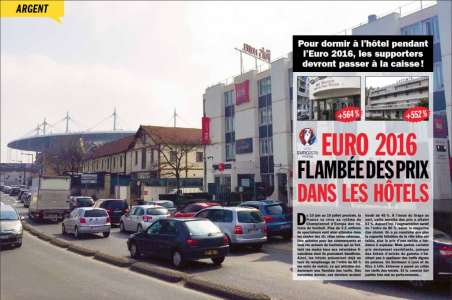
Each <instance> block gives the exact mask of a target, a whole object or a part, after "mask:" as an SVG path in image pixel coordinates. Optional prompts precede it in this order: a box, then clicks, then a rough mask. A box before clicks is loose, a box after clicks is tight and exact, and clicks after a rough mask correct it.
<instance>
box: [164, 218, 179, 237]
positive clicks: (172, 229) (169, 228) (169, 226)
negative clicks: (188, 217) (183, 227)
mask: <svg viewBox="0 0 452 300" xmlns="http://www.w3.org/2000/svg"><path fill="white" fill-rule="evenodd" d="M161 224H162V227H161V228H160V234H169V235H174V234H176V233H177V230H176V223H175V222H174V221H167V220H165V221H162V222H161Z"/></svg>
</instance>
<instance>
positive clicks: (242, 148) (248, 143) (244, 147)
mask: <svg viewBox="0 0 452 300" xmlns="http://www.w3.org/2000/svg"><path fill="white" fill-rule="evenodd" d="M252 152H253V139H252V138H246V139H241V140H236V141H235V153H236V154H245V153H252Z"/></svg>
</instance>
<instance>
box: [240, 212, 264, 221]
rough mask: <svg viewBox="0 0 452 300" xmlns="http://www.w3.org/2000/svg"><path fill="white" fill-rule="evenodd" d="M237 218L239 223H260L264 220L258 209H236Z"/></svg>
mask: <svg viewBox="0 0 452 300" xmlns="http://www.w3.org/2000/svg"><path fill="white" fill-rule="evenodd" d="M237 219H238V220H239V222H240V223H261V222H264V220H263V219H262V215H261V214H260V212H258V211H238V212H237Z"/></svg>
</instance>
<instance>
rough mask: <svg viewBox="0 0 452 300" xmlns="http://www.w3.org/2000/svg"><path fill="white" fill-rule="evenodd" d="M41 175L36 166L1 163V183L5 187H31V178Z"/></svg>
mask: <svg viewBox="0 0 452 300" xmlns="http://www.w3.org/2000/svg"><path fill="white" fill-rule="evenodd" d="M37 174H39V169H38V168H37V166H36V165H33V164H27V163H0V183H1V184H5V185H28V186H29V185H31V178H32V177H33V176H36V175H37Z"/></svg>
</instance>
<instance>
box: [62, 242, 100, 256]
mask: <svg viewBox="0 0 452 300" xmlns="http://www.w3.org/2000/svg"><path fill="white" fill-rule="evenodd" d="M67 249H68V250H69V251H72V252H75V253H78V254H81V255H84V256H94V255H96V253H97V251H96V250H92V249H88V248H85V247H82V246H79V245H75V244H70V245H69V246H68V248H67Z"/></svg>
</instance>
